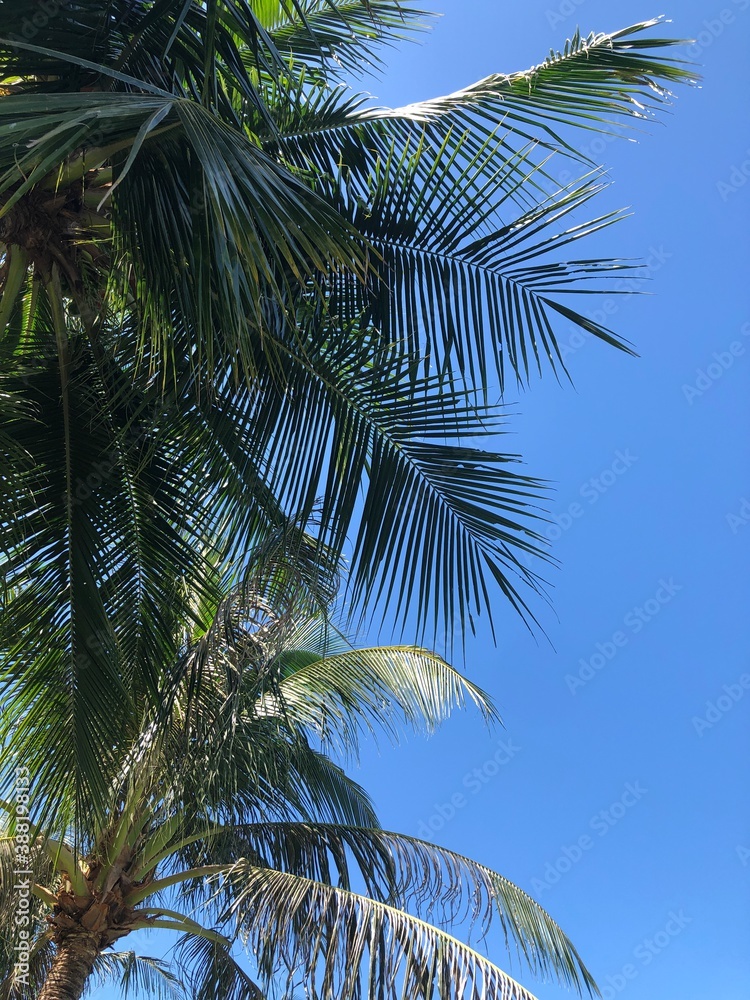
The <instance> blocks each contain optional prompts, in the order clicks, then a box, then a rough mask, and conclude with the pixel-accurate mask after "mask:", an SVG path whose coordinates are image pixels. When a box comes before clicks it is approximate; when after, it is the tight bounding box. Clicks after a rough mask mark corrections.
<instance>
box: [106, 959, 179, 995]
mask: <svg viewBox="0 0 750 1000" xmlns="http://www.w3.org/2000/svg"><path fill="white" fill-rule="evenodd" d="M93 985H96V986H100V987H103V988H106V987H112V986H114V988H115V989H118V990H119V994H120V996H121V997H122V1000H130V998H131V997H133V998H140V997H153V998H154V1000H183V998H185V997H191V996H194V994H192V993H189V992H188V990H187V989H186V988H185V986H184V984H183V983H182V981H181V979H180V978H179V977H178V976H177V975H175V973H174V972H172V970H171V968H170V965H169V963H167V962H165V961H164V960H163V959H160V958H150V957H149V956H147V955H138V954H136V952H134V951H106V952H102V954H100V955H99V957H98V958H97V960H96V963H95V964H94V970H93Z"/></svg>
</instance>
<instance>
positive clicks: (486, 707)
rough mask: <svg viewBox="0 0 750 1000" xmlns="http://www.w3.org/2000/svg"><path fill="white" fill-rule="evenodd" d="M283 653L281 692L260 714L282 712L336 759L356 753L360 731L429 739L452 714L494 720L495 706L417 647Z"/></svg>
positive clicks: (261, 706)
mask: <svg viewBox="0 0 750 1000" xmlns="http://www.w3.org/2000/svg"><path fill="white" fill-rule="evenodd" d="M302 653H303V655H302V658H301V659H300V651H299V650H295V649H294V648H292V649H286V650H285V651H284V653H283V656H282V657H281V658H280V663H279V667H281V669H282V670H283V673H284V677H283V679H282V680H281V682H280V684H279V685H278V689H277V691H274V692H273V693H269V694H266V695H264V696H262V698H261V699H260V701H259V704H258V708H257V711H258V712H259V713H261V714H263V713H265V712H278V713H279V714H280V715H281V716H282V717H283V718H287V719H289V720H290V721H292V722H293V723H294V724H295V725H300V726H303V727H304V728H305V729H308V730H309V731H310V732H312V733H314V734H315V735H316V736H317V737H318V738H319V739H322V740H323V741H324V743H325V744H326V745H332V746H334V747H335V748H336V749H337V750H338V751H342V750H343V751H344V752H347V751H348V752H356V747H357V744H358V739H359V735H360V730H364V731H366V732H367V733H377V732H378V730H383V731H385V732H386V733H387V734H388V735H389V736H390V737H391V738H393V739H396V738H397V737H398V733H399V730H400V729H401V728H402V727H403V726H409V727H410V728H414V729H417V730H419V729H424V730H425V731H427V732H431V731H433V730H434V729H435V727H436V726H438V725H439V724H440V723H441V722H443V721H444V720H445V719H446V718H447V717H448V715H450V713H451V712H452V711H453V709H454V708H457V707H458V708H461V707H463V706H464V705H465V704H466V702H471V703H473V704H474V705H475V706H476V707H477V708H479V710H480V711H481V713H482V715H483V717H484V719H485V721H487V722H490V721H492V720H496V719H497V713H496V711H495V708H494V706H493V704H492V701H491V699H490V698H489V696H488V695H487V694H485V692H484V691H482V690H481V689H479V688H478V687H476V685H474V684H472V683H471V682H469V681H468V680H467V679H466V678H465V677H463V676H462V675H461V674H460V673H459V672H458V671H457V670H455V669H454V668H453V667H451V666H450V665H449V664H448V663H446V662H445V660H443V659H442V657H440V656H438V655H437V654H435V653H431V652H430V651H429V650H426V649H420V648H418V647H414V646H378V647H374V648H371V649H351V650H349V651H347V652H342V653H338V654H335V655H330V656H323V657H314V658H312V657H311V656H310V654H307V655H304V651H302Z"/></svg>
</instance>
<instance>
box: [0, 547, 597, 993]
mask: <svg viewBox="0 0 750 1000" xmlns="http://www.w3.org/2000/svg"><path fill="white" fill-rule="evenodd" d="M256 555H257V561H256V562H255V564H254V566H255V568H254V571H253V573H252V575H251V574H247V575H246V576H245V578H244V579H243V581H242V582H241V584H239V585H238V586H236V587H235V589H234V590H232V591H230V592H227V593H226V594H225V595H224V597H223V599H222V600H221V601H220V602H218V603H217V604H216V605H215V606H213V608H209V607H207V606H204V608H203V610H202V613H203V615H204V628H203V630H202V632H201V633H198V632H195V633H194V634H193V635H192V636H191V637H190V638H189V639H188V640H187V641H186V645H185V649H184V651H183V655H182V656H181V658H180V661H179V663H178V664H177V665H176V667H175V670H174V676H173V677H172V681H173V687H172V692H171V697H170V699H169V702H168V704H167V706H166V708H165V709H164V710H163V711H162V713H161V715H159V716H156V715H155V714H154V712H153V710H152V709H151V708H150V700H149V698H148V696H147V692H145V691H144V692H141V695H140V697H139V698H134V699H133V703H132V710H131V711H130V712H127V713H126V714H127V718H126V722H127V724H128V726H129V733H130V736H129V739H128V740H127V741H125V743H124V746H123V750H124V752H123V754H122V755H121V756H120V757H119V759H118V760H116V761H114V760H113V761H111V763H109V764H107V763H106V762H105V767H104V773H103V779H104V787H103V790H102V791H101V792H100V791H99V790H97V789H95V790H92V792H91V796H90V801H91V805H92V808H91V809H90V810H88V811H87V812H79V813H78V815H77V816H76V815H75V814H74V812H73V809H74V806H75V803H76V800H77V799H78V798H79V796H80V791H79V789H78V788H77V785H78V778H79V776H78V775H76V774H75V773H69V774H68V775H67V776H63V775H60V776H59V783H58V787H56V788H54V797H55V801H56V803H57V804H58V805H59V804H60V803H66V802H67V803H68V805H69V810H68V817H70V818H69V819H68V820H65V819H64V813H61V812H60V810H59V809H58V810H57V813H56V816H55V818H54V819H53V820H48V821H46V822H45V821H44V815H45V808H44V807H45V802H44V792H43V790H44V789H45V788H47V789H50V788H52V787H53V785H52V779H53V777H54V772H51V771H50V768H49V767H48V766H46V761H45V752H47V754H48V749H49V747H48V746H47V747H46V749H45V743H47V744H48V742H49V737H48V734H43V733H39V732H37V733H32V732H30V730H29V729H28V728H25V727H23V726H21V727H20V728H18V729H16V730H15V731H14V732H13V733H12V735H11V737H10V749H11V751H12V753H13V754H14V755H15V757H16V759H24V760H27V761H28V769H29V773H38V774H39V775H40V780H39V781H38V782H37V781H36V780H35V782H34V790H33V798H34V802H35V806H36V812H37V815H39V814H41V818H42V821H43V822H42V823H41V824H40V823H39V822H38V821H37V818H36V817H35V818H32V819H31V820H29V819H28V818H27V817H26V816H25V815H23V816H21V817H20V818H19V816H18V815H17V814H16V812H15V809H14V803H13V802H12V801H6V802H5V803H3V807H4V809H5V819H4V822H3V824H2V826H3V837H2V839H0V862H1V863H0V883H1V884H2V888H3V892H2V895H0V899H1V900H2V903H1V904H0V935H1V936H2V940H3V953H2V962H1V963H0V964H1V967H0V997H7V998H10V997H15V998H16V1000H19V998H23V1000H25V998H27V997H28V998H31V997H36V996H37V995H41V996H42V997H45V996H46V994H45V993H44V989H46V985H45V984H47V983H49V981H50V979H51V977H52V975H53V970H54V969H55V968H56V965H55V963H56V961H57V958H56V956H57V957H59V955H61V954H65V953H66V948H67V947H68V946H70V944H71V942H72V941H74V940H78V939H81V938H82V936H83V937H85V938H86V941H87V942H89V943H90V942H91V940H92V939H95V941H96V949H95V952H91V954H90V955H89V959H90V966H91V968H90V972H91V973H92V974H94V975H99V976H100V977H104V976H115V977H119V978H120V979H121V980H122V981H123V982H124V984H125V986H126V987H127V986H128V984H131V985H137V986H138V987H139V988H140V989H142V990H143V991H144V993H154V994H155V995H157V996H166V995H168V994H169V993H172V994H173V995H179V996H182V995H188V996H193V997H208V996H219V995H220V996H237V997H238V998H239V997H241V996H245V997H247V996H254V997H259V998H260V997H263V996H266V995H267V990H268V989H269V988H270V986H271V984H272V983H274V982H275V983H276V984H277V985H280V986H281V987H283V988H288V989H291V988H292V986H293V985H295V984H296V985H299V984H301V983H304V985H305V986H306V987H307V988H308V990H309V991H310V995H311V996H320V997H330V996H336V997H339V998H342V1000H350V998H351V1000H355V998H362V1000H365V998H368V1000H369V998H371V1000H375V998H376V997H383V996H387V997H395V996H396V995H397V991H398V990H399V989H401V986H404V987H405V988H408V990H409V995H411V996H414V997H425V998H427V997H429V996H436V997H440V998H441V1000H449V998H450V1000H454V998H460V1000H475V998H476V1000H478V998H479V997H486V998H491V997H498V998H499V997H502V998H509V997H510V998H513V1000H533V998H532V997H531V994H530V993H528V992H527V990H526V989H525V988H524V987H522V986H520V985H519V984H518V983H516V982H515V981H514V980H513V979H511V978H510V977H509V976H508V975H507V974H506V973H504V972H502V971H501V970H500V969H499V968H497V967H496V966H494V965H493V964H492V963H491V962H490V961H489V960H488V958H487V957H486V956H485V955H484V954H482V953H480V952H478V951H476V950H475V949H473V948H471V947H469V946H468V945H466V944H463V943H462V942H461V941H459V940H458V939H457V938H455V937H453V936H451V934H450V933H449V929H450V927H451V926H456V927H458V928H464V929H465V927H466V925H467V921H468V923H469V924H471V925H477V927H478V929H479V930H480V931H481V932H482V933H485V932H486V931H487V930H488V928H489V927H490V924H491V923H493V922H496V923H497V924H498V925H499V928H500V934H501V940H502V939H504V940H505V943H506V945H508V946H509V947H511V948H513V949H514V950H516V951H517V952H518V955H519V957H520V959H521V960H522V962H523V963H524V964H525V966H526V967H527V968H529V969H530V970H531V971H532V972H533V973H536V974H540V975H545V976H553V977H555V978H557V979H559V980H560V981H561V982H563V983H566V984H567V985H571V986H574V987H576V988H577V989H578V990H585V989H591V988H592V986H593V984H592V980H591V977H590V976H589V974H588V972H587V971H586V969H585V967H584V966H583V964H582V962H581V960H580V957H579V956H578V954H577V952H576V951H575V949H574V948H573V946H572V945H571V943H570V941H569V940H568V939H567V937H566V936H565V935H564V933H563V932H562V931H561V930H560V928H559V927H558V926H557V925H556V924H555V923H554V921H553V920H552V919H551V918H550V917H549V915H548V914H547V913H546V912H545V911H544V910H543V909H542V908H541V907H539V906H538V905H537V904H536V903H534V902H533V900H531V899H530V898H529V897H528V896H527V895H526V893H524V892H523V891H522V890H520V889H519V888H518V887H516V886H515V885H513V884H512V883H510V882H508V881H507V880H506V879H504V878H502V877H501V876H500V875H498V874H497V873H495V872H493V871H491V870H489V869H488V868H486V867H484V866H482V865H479V864H477V863H475V862H473V861H470V860H469V859H467V858H465V857H462V856H460V855H458V854H455V853H454V852H450V851H446V850H444V849H441V848H438V847H436V846H435V845H432V844H428V843H425V842H423V841H421V840H418V839H416V838H413V837H408V836H404V835H401V834H395V833H391V832H388V831H385V830H382V829H381V827H380V826H379V824H378V821H377V818H376V816H375V813H374V811H373V808H372V805H371V803H370V801H369V799H368V797H367V795H366V793H365V792H364V791H363V790H362V789H361V788H360V787H359V786H358V785H356V784H355V783H354V782H353V781H351V779H350V778H348V777H347V775H346V774H345V773H344V771H343V770H342V769H341V768H340V767H339V766H338V765H336V764H335V763H334V762H333V761H332V760H331V759H330V758H329V757H328V756H327V755H326V753H325V749H326V747H337V748H339V749H341V750H345V751H346V750H349V751H355V750H356V745H357V739H358V734H359V732H360V731H361V729H362V728H363V727H364V729H365V730H367V731H368V732H371V731H372V732H376V731H378V730H380V731H384V732H385V733H386V734H388V735H389V736H391V737H395V736H396V735H397V733H398V732H399V731H400V730H401V729H403V728H404V727H409V728H416V729H419V728H421V727H426V728H427V729H428V730H429V729H431V728H433V727H434V726H435V725H437V724H438V723H439V722H441V721H442V720H443V719H444V718H446V717H447V715H448V714H450V712H451V711H452V710H454V709H455V708H457V707H461V706H463V705H465V704H466V703H467V702H470V703H472V704H473V705H474V706H475V707H476V708H477V709H479V711H480V712H481V714H482V715H483V716H484V718H485V719H486V720H487V721H492V720H493V719H495V718H496V713H495V710H494V707H493V706H492V703H491V701H490V699H489V698H488V696H487V695H486V694H485V693H484V692H483V691H481V690H480V689H479V688H477V687H476V686H475V685H473V684H471V683H470V682H468V681H467V680H465V679H464V678H463V677H462V676H461V675H460V674H459V673H458V672H457V671H455V670H454V669H453V668H452V667H450V666H449V664H447V663H446V662H445V661H444V660H442V659H441V658H440V657H438V656H436V655H435V654H433V653H430V652H428V651H427V650H424V649H420V648H418V647H400V646H399V647H385V648H375V649H355V648H353V647H352V646H351V645H349V644H348V643H347V642H346V640H345V639H344V638H343V636H342V635H341V633H340V632H339V631H338V630H337V629H336V628H335V627H334V625H333V624H332V622H331V620H330V618H329V617H328V616H327V615H326V614H325V610H326V609H325V596H324V595H325V588H323V589H321V588H320V576H319V575H317V576H314V575H313V574H305V573H303V572H301V571H300V565H301V564H300V561H299V560H289V561H287V562H285V555H284V552H283V548H277V549H276V552H275V553H274V552H273V551H272V550H271V549H270V548H269V547H268V546H266V547H265V548H264V549H263V550H262V551H260V552H258V553H257V554H256ZM199 677H200V682H198V680H199ZM123 708H126V706H123ZM45 768H46V769H45ZM65 777H67V780H65ZM97 795H99V798H98V799H97ZM19 832H23V833H24V834H25V835H26V836H27V837H28V839H29V842H30V845H31V846H30V851H31V867H32V868H33V870H34V880H35V884H36V885H35V889H34V894H35V899H34V903H33V906H32V911H31V916H32V920H31V925H30V926H31V928H32V930H33V934H32V947H31V950H32V957H31V961H30V977H29V983H28V985H27V984H24V983H22V982H21V981H20V979H19V977H18V975H15V976H14V967H15V964H16V961H17V956H16V955H15V953H14V951H13V944H14V941H15V937H14V934H13V928H14V920H15V918H16V916H17V910H18V908H17V899H16V895H15V894H14V891H13V890H12V889H11V886H12V885H13V881H14V868H16V867H17V863H16V862H17V859H16V858H15V857H14V835H15V834H18V833H19ZM45 917H47V918H48V919H45ZM435 924H437V925H438V926H435ZM141 928H152V929H158V928H163V929H170V930H177V931H180V932H181V933H182V935H183V936H182V938H181V941H180V945H179V948H178V954H177V961H176V962H175V963H174V965H173V966H172V965H165V964H164V963H163V962H160V961H158V960H154V959H151V958H147V957H143V956H138V955H137V954H135V953H134V952H124V953H114V954H113V953H111V952H110V951H109V950H108V948H109V946H111V945H112V944H115V943H116V942H118V941H119V940H121V939H122V938H124V937H125V936H126V935H127V934H129V933H130V932H132V931H134V930H138V929H141ZM238 938H239V939H241V940H242V942H243V943H244V944H245V946H246V948H247V950H248V952H249V956H250V959H251V965H252V968H254V969H255V970H256V971H257V975H256V979H257V984H256V982H255V980H254V979H251V978H250V977H249V975H248V973H247V972H246V971H245V970H244V969H243V968H242V967H241V965H239V964H238V962H237V956H236V954H233V944H234V943H235V942H236V941H237V939H238ZM258 984H259V985H258ZM14 990H15V992H13V991H14ZM40 990H41V993H40V992H39V991H40Z"/></svg>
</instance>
